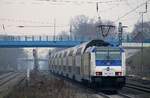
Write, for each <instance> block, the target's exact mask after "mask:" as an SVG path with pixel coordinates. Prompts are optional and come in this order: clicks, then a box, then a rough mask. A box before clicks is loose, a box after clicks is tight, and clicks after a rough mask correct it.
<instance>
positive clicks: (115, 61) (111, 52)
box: [95, 48, 122, 66]
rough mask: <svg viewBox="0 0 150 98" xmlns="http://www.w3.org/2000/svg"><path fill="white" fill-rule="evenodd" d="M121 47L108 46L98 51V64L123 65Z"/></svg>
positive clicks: (96, 55) (96, 57)
mask: <svg viewBox="0 0 150 98" xmlns="http://www.w3.org/2000/svg"><path fill="white" fill-rule="evenodd" d="M121 57H122V55H121V51H120V49H112V48H106V49H103V50H98V51H96V54H95V59H96V66H121Z"/></svg>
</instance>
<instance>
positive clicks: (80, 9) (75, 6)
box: [0, 0, 150, 35]
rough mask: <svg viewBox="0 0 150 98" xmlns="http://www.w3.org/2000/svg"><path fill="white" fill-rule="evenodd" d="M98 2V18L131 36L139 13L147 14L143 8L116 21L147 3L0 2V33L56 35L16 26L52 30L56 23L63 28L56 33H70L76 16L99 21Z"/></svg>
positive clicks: (75, 0)
mask: <svg viewBox="0 0 150 98" xmlns="http://www.w3.org/2000/svg"><path fill="white" fill-rule="evenodd" d="M55 1H57V2H55ZM97 1H100V2H102V3H99V14H100V16H101V18H102V19H103V20H111V21H115V23H116V24H118V22H119V21H121V22H122V23H123V24H124V25H127V26H128V28H127V29H126V31H129V32H130V31H132V29H133V26H134V24H135V23H136V22H137V21H138V20H139V17H140V15H139V12H141V11H144V8H145V6H141V7H140V8H138V9H137V10H136V11H134V12H132V13H130V14H129V15H127V16H126V17H124V18H122V19H120V20H119V21H116V20H117V19H118V18H119V17H121V16H123V15H124V14H125V13H127V12H129V11H131V10H132V9H134V8H136V6H138V5H140V4H141V3H142V2H145V1H146V0H45V1H44V0H0V32H1V33H2V34H6V33H7V34H17V35H18V34H19V35H20V34H21V35H22V34H24V35H26V34H31V35H33V34H38V35H41V34H42V35H47V34H50V35H53V34H54V33H53V30H54V28H53V27H47V28H46V27H25V28H18V27H17V26H20V25H25V26H53V25H54V19H55V20H56V25H57V26H61V27H56V32H60V31H69V22H70V20H71V19H72V18H73V17H75V16H77V15H85V16H88V17H90V18H95V19H97V11H96V2H97ZM94 2H95V3H94ZM149 6H150V5H149V4H148V13H146V14H145V15H144V20H145V21H147V20H150V14H149V13H150V12H149V11H150V10H149V8H150V7H149ZM139 21H141V20H139ZM2 24H4V27H5V31H4V29H3V26H2Z"/></svg>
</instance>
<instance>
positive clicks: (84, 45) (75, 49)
mask: <svg viewBox="0 0 150 98" xmlns="http://www.w3.org/2000/svg"><path fill="white" fill-rule="evenodd" d="M92 46H103V47H106V46H111V44H110V43H108V42H105V41H103V40H99V39H95V40H91V41H88V42H85V43H82V44H80V45H77V46H75V47H72V48H68V49H65V50H61V51H59V52H57V53H52V55H56V54H61V55H69V54H70V51H73V54H78V53H80V54H82V53H84V52H85V51H86V49H87V48H89V47H92Z"/></svg>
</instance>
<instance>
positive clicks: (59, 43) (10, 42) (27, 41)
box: [0, 36, 150, 49]
mask: <svg viewBox="0 0 150 98" xmlns="http://www.w3.org/2000/svg"><path fill="white" fill-rule="evenodd" d="M88 40H89V39H87V38H84V37H80V38H79V37H78V38H69V37H66V38H62V37H54V36H0V47H1V48H2V47H5V48H17V47H32V48H33V47H57V48H67V47H73V46H75V45H78V44H81V43H83V42H86V41H88ZM122 46H123V47H124V48H133V49H135V48H140V47H142V46H143V47H150V41H149V42H146V43H145V42H144V43H143V44H142V43H135V42H131V41H130V42H128V41H124V42H123V43H122Z"/></svg>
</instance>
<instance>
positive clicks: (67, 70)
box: [49, 39, 126, 90]
mask: <svg viewBox="0 0 150 98" xmlns="http://www.w3.org/2000/svg"><path fill="white" fill-rule="evenodd" d="M49 69H50V71H51V72H52V73H55V74H58V75H60V76H63V77H66V78H69V79H71V80H73V81H77V82H80V83H83V84H86V85H88V86H90V87H98V88H99V89H101V90H119V89H121V88H122V87H124V85H125V80H126V77H125V75H126V66H125V51H124V49H123V48H122V47H119V46H113V45H112V44H110V43H108V42H105V41H103V40H98V39H95V40H91V41H88V42H85V43H82V44H80V45H77V46H75V47H71V48H68V49H64V50H61V51H58V52H50V54H49Z"/></svg>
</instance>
